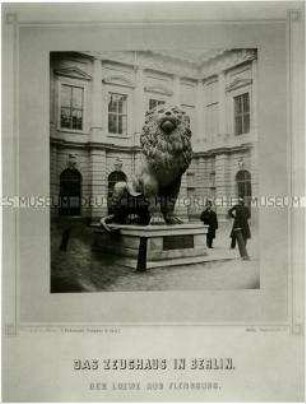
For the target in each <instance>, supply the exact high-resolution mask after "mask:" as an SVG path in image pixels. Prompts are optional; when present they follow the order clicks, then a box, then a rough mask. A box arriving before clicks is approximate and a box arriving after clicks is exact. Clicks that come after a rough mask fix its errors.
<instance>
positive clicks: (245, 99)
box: [243, 93, 250, 112]
mask: <svg viewBox="0 0 306 404" xmlns="http://www.w3.org/2000/svg"><path fill="white" fill-rule="evenodd" d="M243 110H244V112H249V111H250V102H249V94H248V93H246V94H243Z"/></svg>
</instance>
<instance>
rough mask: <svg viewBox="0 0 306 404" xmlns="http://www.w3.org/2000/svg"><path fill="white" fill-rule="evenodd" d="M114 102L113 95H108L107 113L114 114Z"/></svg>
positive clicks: (115, 105)
mask: <svg viewBox="0 0 306 404" xmlns="http://www.w3.org/2000/svg"><path fill="white" fill-rule="evenodd" d="M116 107H117V104H116V100H115V95H114V94H110V99H109V103H108V111H109V112H116Z"/></svg>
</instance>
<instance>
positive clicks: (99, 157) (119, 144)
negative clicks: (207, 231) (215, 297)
mask: <svg viewBox="0 0 306 404" xmlns="http://www.w3.org/2000/svg"><path fill="white" fill-rule="evenodd" d="M132 54H133V55H132ZM132 56H133V57H132ZM256 63H257V61H256V53H255V52H254V51H253V50H252V51H247V50H239V51H238V50H237V51H226V52H223V53H222V54H220V55H219V56H217V57H215V58H213V59H212V60H209V61H207V62H205V63H202V64H201V66H196V65H191V64H190V63H187V62H182V61H180V62H179V63H178V61H173V60H172V59H171V58H167V57H166V56H163V55H161V56H160V55H154V54H153V53H152V52H151V53H150V52H147V53H146V52H141V53H136V52H134V53H133V52H125V53H124V54H122V53H120V52H118V53H116V54H115V56H114V53H110V54H103V55H102V56H101V55H92V54H80V53H76V52H65V53H56V54H52V57H51V76H50V77H51V82H50V94H51V102H50V136H51V149H50V153H51V167H50V176H51V177H50V178H51V189H50V192H51V195H52V196H53V197H55V198H56V197H57V196H58V195H59V187H60V174H61V173H62V172H63V170H64V169H65V168H67V167H69V166H70V165H71V161H72V160H73V164H74V167H75V168H76V169H78V170H79V172H80V173H81V175H82V196H83V197H84V198H90V197H92V198H96V199H97V198H98V199H99V200H101V199H103V198H105V197H106V196H107V187H108V184H107V181H108V176H109V174H110V173H111V172H112V171H114V170H116V169H118V164H119V166H120V169H121V170H122V171H123V172H124V173H125V174H126V176H127V177H128V178H131V177H132V175H134V173H135V170H137V167H138V166H139V159H140V155H139V136H140V133H141V128H142V126H143V123H144V116H145V111H146V110H147V109H148V108H149V102H150V99H151V100H157V101H160V102H169V103H173V104H179V105H180V106H181V108H183V109H184V110H185V111H186V112H187V113H188V114H189V116H190V118H191V129H192V132H193V136H192V142H193V150H194V157H193V160H192V163H191V165H190V167H189V169H188V171H187V173H186V174H185V175H184V176H183V179H182V187H181V192H180V196H179V198H180V203H178V205H177V212H178V214H181V215H183V216H184V215H185V216H186V215H187V214H188V215H189V216H190V217H193V218H197V217H198V216H199V214H200V212H201V210H202V209H203V206H204V204H205V200H206V199H207V198H212V199H213V198H219V199H220V198H223V199H224V198H232V197H237V184H236V175H237V172H238V171H239V170H241V169H244V170H248V171H249V172H250V173H251V178H252V193H253V195H256V194H257V192H258V170H257V166H258V162H257V138H258V136H257V115H256V111H257V108H256V105H257V104H256V103H257V100H256V79H257V77H256V68H257V66H256ZM62 85H68V86H69V85H72V86H78V87H79V88H82V89H83V94H84V99H83V127H82V129H81V130H73V129H67V128H65V129H63V128H61V125H60V105H61V86H62ZM111 93H113V94H122V95H125V96H126V97H127V130H126V132H125V133H122V134H113V133H109V131H108V102H109V98H110V94H111ZM245 93H248V94H249V103H250V129H249V131H248V133H245V134H240V135H236V134H235V124H234V103H235V97H237V96H239V95H242V94H245ZM105 201H106V200H105V199H104V203H98V204H96V205H95V206H85V207H83V209H82V215H83V216H89V217H99V216H102V215H104V214H105V213H106V211H107V208H106V202H105ZM92 205H94V204H92ZM217 210H218V213H220V215H222V216H225V213H226V211H227V206H217ZM57 213H58V211H57V210H56V209H55V210H54V211H53V214H54V215H56V214H57Z"/></svg>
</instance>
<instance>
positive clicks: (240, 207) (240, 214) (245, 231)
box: [228, 198, 251, 248]
mask: <svg viewBox="0 0 306 404" xmlns="http://www.w3.org/2000/svg"><path fill="white" fill-rule="evenodd" d="M228 214H229V216H230V217H231V218H233V219H234V223H233V228H232V231H231V234H230V237H231V239H232V242H231V248H235V247H236V233H235V231H234V230H235V229H238V228H239V229H241V233H242V237H243V240H244V244H245V246H246V244H247V240H248V239H249V238H251V231H250V226H249V222H248V220H249V218H250V217H251V213H250V210H249V208H248V207H247V206H245V205H244V200H243V198H239V199H238V204H237V205H235V206H233V207H232V208H231V209H230V210H229V211H228Z"/></svg>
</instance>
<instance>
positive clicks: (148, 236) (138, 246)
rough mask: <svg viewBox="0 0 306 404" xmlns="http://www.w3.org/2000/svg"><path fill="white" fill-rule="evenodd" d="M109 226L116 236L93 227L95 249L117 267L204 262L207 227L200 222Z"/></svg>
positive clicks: (140, 267) (139, 267) (205, 257)
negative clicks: (114, 260)
mask: <svg viewBox="0 0 306 404" xmlns="http://www.w3.org/2000/svg"><path fill="white" fill-rule="evenodd" d="M110 227H112V228H113V229H116V230H118V233H117V234H108V233H106V232H105V231H104V230H103V229H101V227H96V228H95V244H94V248H95V249H97V250H99V251H104V252H106V253H108V254H111V255H113V256H114V258H116V263H118V264H121V265H125V266H128V267H131V268H134V269H139V270H145V269H150V268H156V267H168V266H173V265H188V264H195V263H199V262H203V261H207V249H206V233H207V226H204V225H203V224H201V223H188V224H179V225H153V226H150V225H149V226H136V225H116V224H113V225H111V226H110ZM143 264H145V265H143Z"/></svg>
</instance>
